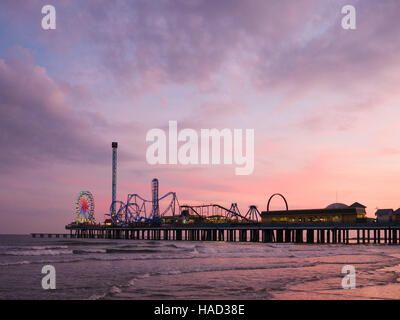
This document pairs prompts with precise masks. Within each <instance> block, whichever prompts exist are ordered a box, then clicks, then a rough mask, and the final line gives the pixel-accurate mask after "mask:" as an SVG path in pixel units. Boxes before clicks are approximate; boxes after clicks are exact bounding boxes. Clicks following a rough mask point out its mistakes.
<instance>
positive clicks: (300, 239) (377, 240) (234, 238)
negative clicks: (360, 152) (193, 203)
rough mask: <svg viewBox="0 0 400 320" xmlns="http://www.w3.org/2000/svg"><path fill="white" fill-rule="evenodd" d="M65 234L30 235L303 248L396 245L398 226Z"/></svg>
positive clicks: (78, 230) (85, 229)
mask: <svg viewBox="0 0 400 320" xmlns="http://www.w3.org/2000/svg"><path fill="white" fill-rule="evenodd" d="M66 229H67V230H69V233H68V234H57V233H56V234H54V233H32V237H34V238H35V237H39V238H52V237H55V238H67V237H68V238H84V239H127V240H165V241H167V240H175V241H227V242H262V243H304V244H393V245H395V244H400V224H395V225H377V224H376V223H373V224H372V223H366V224H353V225H345V224H338V225H334V226H333V225H330V226H329V225H320V226H316V225H313V226H310V225H284V226H282V225H280V226H278V225H274V226H272V225H264V224H250V225H244V224H237V225H232V224H202V225H158V226H151V225H150V226H149V225H146V226H134V227H112V226H79V225H76V226H67V227H66Z"/></svg>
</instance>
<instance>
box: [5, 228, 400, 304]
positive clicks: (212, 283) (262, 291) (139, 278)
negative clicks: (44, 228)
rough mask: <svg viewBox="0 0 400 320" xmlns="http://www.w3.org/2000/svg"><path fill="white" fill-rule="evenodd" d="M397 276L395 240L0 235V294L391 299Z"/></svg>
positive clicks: (399, 255)
mask: <svg viewBox="0 0 400 320" xmlns="http://www.w3.org/2000/svg"><path fill="white" fill-rule="evenodd" d="M45 265H52V266H54V267H55V270H56V289H55V290H44V289H43V288H42V278H43V277H44V276H45V274H42V273H41V271H42V267H43V266H45ZM345 265H351V266H353V267H354V268H355V271H356V274H355V277H356V278H355V280H356V282H355V284H356V287H355V289H347V290H345V289H343V287H342V279H343V277H344V276H345V274H342V268H343V266H345ZM399 279H400V247H398V246H388V245H334V244H331V245H315V244H314V245H312V244H311V245H306V244H283V243H282V244H276V243H274V244H266V243H250V242H247V243H239V242H236V243H231V242H191V241H144V240H106V239H69V238H68V239H64V238H31V236H29V235H0V299H163V300H164V299H166V300H168V299H398V298H400V282H399Z"/></svg>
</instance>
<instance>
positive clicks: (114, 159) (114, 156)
mask: <svg viewBox="0 0 400 320" xmlns="http://www.w3.org/2000/svg"><path fill="white" fill-rule="evenodd" d="M111 147H112V214H115V200H116V198H117V148H118V142H113V143H111Z"/></svg>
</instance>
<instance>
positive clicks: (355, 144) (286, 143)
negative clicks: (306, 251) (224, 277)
mask: <svg viewBox="0 0 400 320" xmlns="http://www.w3.org/2000/svg"><path fill="white" fill-rule="evenodd" d="M47 4H51V5H53V6H54V7H55V9H56V29H55V30H43V29H42V26H41V21H42V18H43V17H44V14H42V13H41V9H42V7H43V6H44V5H47ZM344 5H353V6H354V7H355V9H356V29H355V30H345V29H343V28H342V25H341V21H342V18H343V17H344V15H343V14H342V13H341V9H342V7H343V6H344ZM399 17H400V5H399V3H398V0H381V1H376V0H362V1H361V0H360V1H356V0H324V1H321V0H287V1H282V0H268V1H266V0H248V1H242V0H229V1H228V0H219V1H213V0H154V1H148V0H133V1H132V0H129V1H128V0H126V1H124V0H117V1H108V0H96V1H78V0H57V1H56V0H53V1H51V0H50V1H49V0H46V1H41V0H29V1H22V0H2V1H1V2H0V40H1V41H0V143H1V145H2V151H1V153H0V181H1V184H0V204H1V211H0V216H1V224H0V233H29V232H63V230H64V227H65V225H66V224H68V223H70V222H71V221H73V220H74V218H75V217H74V202H75V198H76V196H77V195H78V193H79V192H80V191H81V190H89V191H90V192H92V194H93V196H94V199H95V207H96V211H95V216H96V220H97V221H99V222H101V221H103V220H104V217H105V213H108V212H109V207H110V204H111V142H112V141H118V143H119V148H118V173H117V175H118V177H117V198H118V199H120V200H123V201H124V200H125V199H126V197H127V194H129V193H138V194H140V195H142V196H143V197H144V198H147V199H150V198H151V186H150V183H151V180H152V179H153V178H158V179H159V183H160V194H165V193H167V192H170V191H173V192H176V194H177V196H178V199H179V202H180V203H181V204H206V203H218V204H221V205H223V206H225V207H230V204H231V203H233V202H236V203H238V205H239V208H240V210H241V212H242V213H245V212H246V211H247V209H248V207H249V206H250V205H256V206H257V207H258V208H259V210H260V211H263V210H266V204H267V200H268V198H269V196H270V195H271V194H273V193H277V192H279V193H282V194H283V195H285V197H286V199H287V201H288V204H289V209H299V208H323V207H326V206H327V205H328V204H330V203H333V202H341V203H345V204H348V205H350V204H352V203H353V202H355V201H358V202H360V203H362V204H364V205H366V206H367V214H368V216H370V217H374V213H375V211H376V208H394V209H397V208H398V207H400V198H399V195H400V188H399V182H400V170H399V168H400V130H399V120H398V119H399V118H400V108H399V107H400V91H399V85H400V41H399V39H400V20H399ZM169 121H177V123H178V130H181V129H184V128H191V129H194V130H196V131H197V132H199V130H201V129H203V128H204V129H208V128H210V129H211V128H217V129H223V128H228V129H232V130H233V129H243V130H245V129H254V133H255V140H254V147H255V152H254V171H253V173H252V174H250V175H242V176H240V175H235V171H234V167H235V165H223V164H221V165H170V164H165V165H150V164H148V163H147V161H146V150H147V148H148V147H149V143H148V142H146V133H147V132H148V131H149V130H151V129H154V128H161V129H164V130H167V128H168V122H169ZM283 207H284V204H283V203H282V201H281V200H280V199H279V198H274V200H273V201H272V202H271V209H282V208H283Z"/></svg>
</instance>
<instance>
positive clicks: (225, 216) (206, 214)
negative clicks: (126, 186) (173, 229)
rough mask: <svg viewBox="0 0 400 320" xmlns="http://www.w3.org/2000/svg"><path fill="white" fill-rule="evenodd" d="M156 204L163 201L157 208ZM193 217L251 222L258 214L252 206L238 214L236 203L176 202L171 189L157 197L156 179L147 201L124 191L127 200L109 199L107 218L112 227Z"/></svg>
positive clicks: (174, 194)
mask: <svg viewBox="0 0 400 320" xmlns="http://www.w3.org/2000/svg"><path fill="white" fill-rule="evenodd" d="M160 203H166V205H165V206H164V207H163V208H160ZM179 216H181V217H193V218H194V219H197V220H198V221H202V222H210V221H219V222H233V223H254V222H260V221H261V214H260V212H259V211H258V209H257V207H256V206H254V205H252V206H250V207H249V210H248V211H247V212H246V214H244V215H242V214H241V213H240V210H239V208H238V205H237V203H232V204H231V207H230V208H229V209H228V208H226V207H223V206H221V205H219V204H205V205H180V204H179V201H178V197H177V196H176V193H175V192H168V193H166V194H165V195H163V196H162V197H158V180H157V179H153V180H152V200H147V199H144V198H143V197H141V196H140V195H139V194H137V193H133V194H128V197H127V201H126V202H123V201H119V200H116V201H113V202H112V203H111V206H110V218H111V221H112V224H113V225H114V226H121V227H127V226H130V225H132V224H135V223H161V222H162V221H163V219H164V220H165V218H171V217H179Z"/></svg>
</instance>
